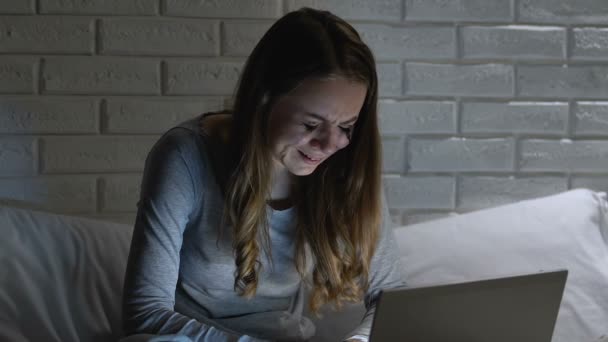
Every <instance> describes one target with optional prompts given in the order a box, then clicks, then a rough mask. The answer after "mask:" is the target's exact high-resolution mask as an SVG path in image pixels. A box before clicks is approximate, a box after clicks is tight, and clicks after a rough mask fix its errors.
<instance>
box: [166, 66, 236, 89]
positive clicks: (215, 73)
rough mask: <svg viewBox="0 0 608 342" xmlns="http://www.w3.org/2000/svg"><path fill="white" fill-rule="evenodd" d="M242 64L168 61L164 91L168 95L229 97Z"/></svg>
mask: <svg viewBox="0 0 608 342" xmlns="http://www.w3.org/2000/svg"><path fill="white" fill-rule="evenodd" d="M242 67H243V63H241V62H221V61H169V62H167V75H168V76H167V80H166V84H165V89H166V91H167V94H169V95H198V94H203V95H230V94H232V93H233V91H234V90H235V87H236V84H237V82H238V79H239V76H240V73H241V70H242Z"/></svg>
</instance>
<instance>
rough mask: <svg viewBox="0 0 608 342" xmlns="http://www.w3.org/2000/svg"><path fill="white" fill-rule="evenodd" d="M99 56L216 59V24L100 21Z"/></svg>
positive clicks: (134, 20) (141, 20)
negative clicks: (186, 56)
mask: <svg viewBox="0 0 608 342" xmlns="http://www.w3.org/2000/svg"><path fill="white" fill-rule="evenodd" d="M100 38H101V40H100V41H101V53H102V54H108V55H162V56H176V55H177V56H179V55H197V56H217V55H219V40H220V38H219V21H215V20H213V21H211V20H199V19H179V20H177V19H147V18H143V19H142V18H137V19H133V18H130V19H122V18H112V19H103V20H102V22H101V32H100Z"/></svg>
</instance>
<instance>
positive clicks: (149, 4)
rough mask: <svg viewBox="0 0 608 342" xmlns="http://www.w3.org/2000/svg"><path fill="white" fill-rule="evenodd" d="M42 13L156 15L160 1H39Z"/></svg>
mask: <svg viewBox="0 0 608 342" xmlns="http://www.w3.org/2000/svg"><path fill="white" fill-rule="evenodd" d="M38 1H40V12H41V13H62V14H108V15H156V14H158V1H150V0H38Z"/></svg>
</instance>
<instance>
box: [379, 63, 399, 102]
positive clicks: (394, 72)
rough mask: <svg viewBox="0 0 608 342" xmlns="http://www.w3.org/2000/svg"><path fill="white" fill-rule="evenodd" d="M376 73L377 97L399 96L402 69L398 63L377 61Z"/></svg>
mask: <svg viewBox="0 0 608 342" xmlns="http://www.w3.org/2000/svg"><path fill="white" fill-rule="evenodd" d="M376 72H377V73H378V97H390V96H401V94H402V93H403V87H402V84H403V82H402V75H403V73H402V71H401V65H400V64H399V63H379V64H377V65H376Z"/></svg>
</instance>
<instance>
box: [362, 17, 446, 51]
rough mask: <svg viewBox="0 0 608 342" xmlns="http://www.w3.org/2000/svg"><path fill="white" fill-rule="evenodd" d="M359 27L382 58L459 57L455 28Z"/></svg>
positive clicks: (372, 25)
mask: <svg viewBox="0 0 608 342" xmlns="http://www.w3.org/2000/svg"><path fill="white" fill-rule="evenodd" d="M355 28H356V29H357V30H358V31H359V34H360V35H361V39H362V40H363V41H364V42H365V43H366V44H367V45H368V46H369V47H370V49H372V51H373V52H374V55H375V56H376V58H378V59H402V58H426V59H442V58H454V57H455V56H456V42H455V40H454V29H453V28H451V27H401V26H388V25H378V24H358V25H355Z"/></svg>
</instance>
